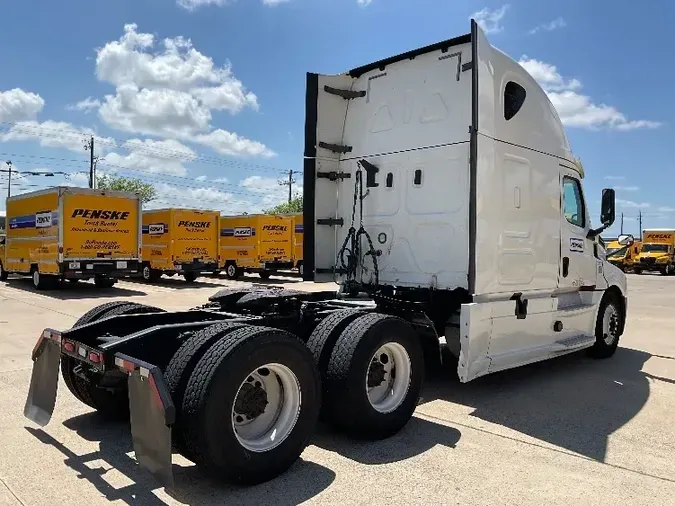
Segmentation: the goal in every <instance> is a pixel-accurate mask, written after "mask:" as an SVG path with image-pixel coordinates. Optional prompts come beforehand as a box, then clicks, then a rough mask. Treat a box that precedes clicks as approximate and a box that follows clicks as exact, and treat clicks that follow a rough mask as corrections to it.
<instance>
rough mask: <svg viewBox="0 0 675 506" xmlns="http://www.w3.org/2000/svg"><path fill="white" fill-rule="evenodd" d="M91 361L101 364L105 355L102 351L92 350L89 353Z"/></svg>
mask: <svg viewBox="0 0 675 506" xmlns="http://www.w3.org/2000/svg"><path fill="white" fill-rule="evenodd" d="M89 362H93V363H94V364H100V363H101V362H103V355H101V354H100V353H96V352H95V351H92V352H90V353H89Z"/></svg>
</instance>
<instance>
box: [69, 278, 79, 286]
mask: <svg viewBox="0 0 675 506" xmlns="http://www.w3.org/2000/svg"><path fill="white" fill-rule="evenodd" d="M79 282H80V280H79V279H78V278H68V283H70V284H71V285H76V284H78V283H79Z"/></svg>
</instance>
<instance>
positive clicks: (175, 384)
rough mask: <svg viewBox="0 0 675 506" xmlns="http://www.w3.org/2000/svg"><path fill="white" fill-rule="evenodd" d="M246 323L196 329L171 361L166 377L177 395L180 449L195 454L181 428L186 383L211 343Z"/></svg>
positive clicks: (176, 426) (175, 429) (175, 441)
mask: <svg viewBox="0 0 675 506" xmlns="http://www.w3.org/2000/svg"><path fill="white" fill-rule="evenodd" d="M244 326H245V324H243V323H235V322H219V323H215V324H213V325H209V326H208V327H206V328H204V329H202V330H200V331H198V332H195V333H194V334H193V335H192V336H190V337H188V338H187V339H186V340H185V341H183V344H181V346H180V348H178V350H177V351H176V353H174V355H173V357H171V360H170V361H169V365H168V366H167V367H166V370H165V371H164V381H166V386H167V387H168V390H169V394H171V399H173V403H174V406H175V407H176V421H175V423H174V424H173V427H172V431H171V434H172V436H173V444H174V446H175V447H176V449H177V450H178V451H179V452H180V453H182V454H183V455H185V456H186V457H187V458H191V457H190V455H189V453H190V450H189V448H188V447H187V446H186V445H185V440H184V439H183V430H182V428H181V414H182V407H183V395H184V393H185V387H186V386H187V383H188V380H189V379H190V375H191V374H192V371H193V370H194V368H195V366H196V365H197V362H199V360H200V359H201V358H202V356H203V355H204V353H206V351H207V350H208V349H209V347H211V345H212V344H213V343H214V342H215V341H217V340H219V339H221V338H223V337H225V336H226V335H227V334H229V333H230V332H232V331H233V330H235V329H238V328H241V327H244Z"/></svg>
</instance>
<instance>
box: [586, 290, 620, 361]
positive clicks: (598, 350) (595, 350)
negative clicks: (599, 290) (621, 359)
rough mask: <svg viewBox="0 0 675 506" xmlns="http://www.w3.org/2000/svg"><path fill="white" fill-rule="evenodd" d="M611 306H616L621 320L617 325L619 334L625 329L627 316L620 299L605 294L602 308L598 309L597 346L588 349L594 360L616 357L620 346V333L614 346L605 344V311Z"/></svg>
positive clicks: (610, 294) (614, 295) (613, 343)
mask: <svg viewBox="0 0 675 506" xmlns="http://www.w3.org/2000/svg"><path fill="white" fill-rule="evenodd" d="M609 304H614V306H615V308H616V310H617V312H618V314H619V318H620V319H619V321H618V322H617V325H618V327H619V329H620V330H619V332H622V330H623V327H624V323H625V318H626V315H625V313H624V310H623V305H622V304H621V301H620V300H619V297H618V296H617V295H616V294H615V293H607V294H605V296H604V297H603V299H602V302H601V303H600V308H599V309H598V318H597V320H596V322H595V344H593V346H592V347H591V348H589V349H588V355H589V356H591V357H593V358H598V359H600V358H609V357H611V356H612V355H614V353H616V349H617V348H618V346H619V340H620V338H621V334H620V333H619V334H618V335H617V336H616V339H614V341H613V342H612V344H607V343H606V342H605V336H604V333H603V329H602V320H603V318H604V315H605V309H606V308H607V306H608V305H609Z"/></svg>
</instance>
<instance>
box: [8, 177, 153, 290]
mask: <svg viewBox="0 0 675 506" xmlns="http://www.w3.org/2000/svg"><path fill="white" fill-rule="evenodd" d="M140 256H141V199H140V197H139V195H138V194H136V193H127V192H117V191H104V190H92V189H89V188H75V187H63V186H57V187H54V188H49V189H47V190H40V191H36V192H31V193H24V194H22V195H17V196H14V197H9V198H8V199H7V239H6V245H5V251H4V255H3V256H2V257H1V258H0V262H1V265H2V268H1V269H2V270H1V275H2V276H7V274H9V273H14V274H21V275H29V276H31V277H32V279H33V285H34V286H35V288H37V289H44V288H49V287H53V286H56V285H58V283H59V282H60V281H62V280H66V279H67V280H69V281H78V280H83V279H92V278H93V279H94V282H95V283H96V286H99V287H102V288H110V287H112V286H113V285H114V284H115V283H116V282H117V278H120V277H123V276H130V275H131V276H133V275H136V274H137V273H138V272H139V269H140Z"/></svg>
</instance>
